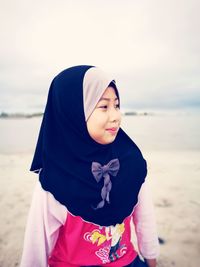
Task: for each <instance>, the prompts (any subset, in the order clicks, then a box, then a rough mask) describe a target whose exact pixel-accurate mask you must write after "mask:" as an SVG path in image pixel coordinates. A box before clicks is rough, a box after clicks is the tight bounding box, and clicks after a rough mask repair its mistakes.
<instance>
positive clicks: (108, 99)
mask: <svg viewBox="0 0 200 267" xmlns="http://www.w3.org/2000/svg"><path fill="white" fill-rule="evenodd" d="M101 100H107V101H110V100H111V99H110V98H106V97H102V98H100V99H99V101H101ZM114 100H119V99H118V98H117V97H116V98H115V99H114Z"/></svg>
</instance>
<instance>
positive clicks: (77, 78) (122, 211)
mask: <svg viewBox="0 0 200 267" xmlns="http://www.w3.org/2000/svg"><path fill="white" fill-rule="evenodd" d="M90 68H93V66H85V65H83V66H75V67H71V68H68V69H66V70H64V71H62V72H61V73H60V74H58V75H57V76H56V77H55V78H54V79H53V81H52V83H51V86H50V89H49V93H48V99H47V104H46V108H45V112H44V116H43V120H42V124H41V128H40V133H39V138H38V142H37V146H36V150H35V154H34V158H33V161H32V165H31V169H30V170H31V171H34V172H36V173H39V180H40V182H41V185H42V187H43V189H44V190H46V191H49V192H51V193H52V194H53V195H54V197H55V199H57V200H58V201H59V202H60V203H61V204H63V205H65V206H66V207H67V210H68V211H69V212H70V213H71V214H73V215H75V216H81V218H82V219H83V220H85V221H88V222H92V223H94V224H98V225H101V226H110V225H115V224H117V223H122V221H123V220H124V219H125V218H126V217H127V216H128V215H130V214H131V212H132V211H133V208H134V206H135V205H136V204H137V201H138V193H139V190H140V188H141V185H142V183H143V182H144V180H145V177H146V174H147V167H146V161H145V160H144V158H143V156H142V154H141V151H140V150H139V148H138V147H137V146H136V144H135V143H134V142H133V141H132V140H131V138H130V137H129V136H128V135H127V134H126V133H125V132H124V131H123V130H122V129H121V128H120V129H119V131H118V134H117V137H116V138H115V140H114V142H113V143H110V144H106V145H102V144H99V143H97V142H96V141H95V140H93V139H92V138H91V137H90V135H89V133H88V130H87V125H86V119H85V114H84V97H83V90H84V89H83V79H84V76H85V74H86V73H87V71H88V70H89V69H90ZM104 89H106V88H104ZM92 90H93V91H94V93H95V88H93V89H92ZM113 159H118V161H119V164H120V167H119V170H118V172H117V174H116V175H113V176H112V175H110V180H111V182H112V189H111V191H110V195H109V196H110V202H109V203H108V202H105V205H104V206H103V207H102V208H99V209H95V208H94V207H97V205H98V203H100V202H101V201H102V197H101V190H102V188H103V186H104V179H101V180H100V182H98V183H97V181H96V180H95V178H94V175H93V173H92V163H93V162H97V163H99V164H100V165H101V166H104V165H107V164H108V163H109V162H110V161H112V160H113Z"/></svg>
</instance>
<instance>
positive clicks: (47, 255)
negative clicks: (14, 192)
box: [21, 65, 158, 267]
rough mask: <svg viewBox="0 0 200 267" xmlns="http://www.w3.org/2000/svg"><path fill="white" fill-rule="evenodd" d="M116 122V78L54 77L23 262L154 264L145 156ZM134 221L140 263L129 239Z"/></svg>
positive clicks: (86, 72)
mask: <svg viewBox="0 0 200 267" xmlns="http://www.w3.org/2000/svg"><path fill="white" fill-rule="evenodd" d="M120 122H121V115H120V98H119V93H118V89H117V87H116V84H115V81H114V80H113V79H111V78H109V77H107V76H106V74H105V73H104V72H102V71H101V70H100V69H99V68H97V67H93V66H85V65H84V66H75V67H71V68H69V69H66V70H64V71H62V72H61V73H60V74H58V75H57V76H56V77H55V78H54V79H53V81H52V83H51V86H50V89H49V94H48V100H47V104H46V108H45V113H44V116H43V120H42V125H41V128H40V133H39V138H38V142H37V146H36V150H35V155H34V158H33V162H32V166H31V169H30V170H31V171H34V172H36V173H38V174H39V181H38V183H37V185H36V188H35V191H34V195H33V200H32V205H31V209H30V213H29V218H28V223H27V227H26V233H25V241H24V250H23V255H22V260H21V267H47V266H50V267H80V266H108V267H122V266H132V267H134V266H149V267H155V266H156V258H157V256H158V238H157V235H156V230H155V228H156V227H155V220H154V213H153V206H152V202H151V198H150V197H149V194H148V185H147V182H146V181H145V177H146V174H147V167H146V161H145V160H144V158H143V156H142V154H141V152H140V150H139V148H138V147H137V146H136V144H135V143H134V142H133V141H132V140H131V139H130V137H129V136H128V135H127V134H126V133H125V132H124V131H123V130H122V129H121V128H120ZM132 219H133V222H134V225H135V231H136V235H137V239H138V247H139V251H140V253H141V255H142V256H143V257H144V259H145V262H143V261H141V260H140V258H139V257H138V253H137V251H136V250H135V248H134V246H133V244H132V243H131V231H132V228H131V227H130V223H131V220H132Z"/></svg>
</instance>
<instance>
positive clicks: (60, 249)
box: [20, 182, 159, 267]
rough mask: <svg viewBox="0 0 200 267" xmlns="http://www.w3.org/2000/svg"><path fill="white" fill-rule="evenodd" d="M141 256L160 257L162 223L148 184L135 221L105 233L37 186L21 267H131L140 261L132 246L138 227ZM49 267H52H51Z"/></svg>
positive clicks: (127, 220)
mask: <svg viewBox="0 0 200 267" xmlns="http://www.w3.org/2000/svg"><path fill="white" fill-rule="evenodd" d="M132 219H133V222H134V226H135V233H136V236H137V241H138V249H139V253H140V254H141V255H142V256H143V257H144V258H147V259H151V258H157V257H158V254H159V246H158V238H157V233H156V222H155V217H154V210H153V204H152V199H151V196H150V192H149V190H148V185H147V182H145V183H144V184H143V185H142V187H141V190H140V193H139V196H138V203H137V205H136V206H135V208H134V211H133V213H132V214H131V216H129V217H127V218H126V219H125V220H124V222H123V223H122V224H120V225H119V224H118V225H115V226H110V227H99V226H98V225H95V224H92V223H88V222H85V221H83V220H82V218H81V217H79V216H73V215H71V214H70V213H69V212H68V211H67V209H66V207H65V206H63V205H61V204H60V203H59V202H58V201H57V200H55V198H54V197H53V195H52V194H51V193H49V192H47V191H44V190H43V189H42V187H41V185H40V182H37V184H36V188H35V191H34V194H33V199H32V204H31V208H30V212H29V217H28V222H27V227H26V232H25V239H24V249H23V254H22V260H21V265H20V266H21V267H47V266H49V265H50V266H51V267H78V266H81V265H100V266H110V267H112V266H116V267H117V266H125V265H128V264H129V263H130V262H131V261H133V259H134V258H135V257H136V255H137V252H136V250H135V248H134V246H133V244H132V242H131V236H132V234H133V231H134V229H133V227H131V220H132ZM48 264H49V265H48Z"/></svg>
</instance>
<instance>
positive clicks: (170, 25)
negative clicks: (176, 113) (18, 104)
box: [0, 0, 200, 107]
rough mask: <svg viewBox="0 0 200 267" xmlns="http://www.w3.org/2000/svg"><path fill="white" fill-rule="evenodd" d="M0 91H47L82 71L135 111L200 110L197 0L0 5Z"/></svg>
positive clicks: (47, 0) (19, 0)
mask: <svg viewBox="0 0 200 267" xmlns="http://www.w3.org/2000/svg"><path fill="white" fill-rule="evenodd" d="M0 5H1V6H0V40H1V41H0V90H6V91H7V92H9V93H12V92H14V91H15V92H16V91H17V92H19V93H22V94H23V92H24V91H26V92H27V90H35V91H38V92H40V91H43V92H44V91H45V92H47V90H48V87H49V84H50V81H51V80H52V78H53V77H54V76H55V75H56V74H57V73H58V72H60V71H61V70H63V69H65V68H67V67H70V66H73V65H79V64H91V65H95V66H99V67H101V68H102V69H104V70H105V71H108V72H110V73H112V74H113V76H114V78H115V79H116V81H117V83H118V85H119V87H120V89H121V96H122V101H124V103H133V105H135V106H137V105H138V106H139V105H140V104H141V103H142V105H144V106H145V105H146V106H151V105H154V106H155V105H158V106H171V107H172V106H179V105H183V104H184V103H193V104H195V103H196V104H200V15H199V10H200V1H199V0H168V1H166V0H98V1H97V0H86V1H84V0H79V1H78V0H71V1H69V0H40V1H39V0H16V1H15V0H12V1H11V0H0Z"/></svg>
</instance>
